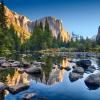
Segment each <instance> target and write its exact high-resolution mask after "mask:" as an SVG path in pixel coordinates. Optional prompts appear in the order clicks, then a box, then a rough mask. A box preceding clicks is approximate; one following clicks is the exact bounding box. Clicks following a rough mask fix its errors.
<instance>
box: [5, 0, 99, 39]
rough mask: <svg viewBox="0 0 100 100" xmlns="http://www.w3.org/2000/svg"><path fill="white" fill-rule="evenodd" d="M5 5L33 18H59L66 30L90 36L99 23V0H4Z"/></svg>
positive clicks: (94, 32)
mask: <svg viewBox="0 0 100 100" xmlns="http://www.w3.org/2000/svg"><path fill="white" fill-rule="evenodd" d="M5 4H6V6H8V7H9V8H10V9H11V10H13V11H16V12H17V13H19V14H23V15H25V16H28V17H29V18H30V19H31V20H35V19H38V18H41V17H44V16H55V17H56V18H58V19H61V20H62V22H63V26H64V28H65V30H66V31H69V32H70V33H71V32H74V33H75V34H80V35H83V36H84V37H86V36H88V37H92V36H94V35H96V34H97V29H98V26H99V25H100V0H5Z"/></svg>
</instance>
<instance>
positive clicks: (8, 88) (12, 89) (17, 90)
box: [0, 82, 29, 94]
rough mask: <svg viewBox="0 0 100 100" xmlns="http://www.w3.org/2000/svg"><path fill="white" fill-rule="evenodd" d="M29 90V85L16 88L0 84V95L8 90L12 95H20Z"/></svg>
mask: <svg viewBox="0 0 100 100" xmlns="http://www.w3.org/2000/svg"><path fill="white" fill-rule="evenodd" d="M28 88H29V84H19V85H16V86H7V85H5V84H4V83H2V82H0V93H1V92H2V91H4V90H8V91H9V92H10V93H12V94H16V93H19V92H21V91H24V90H26V89H28Z"/></svg>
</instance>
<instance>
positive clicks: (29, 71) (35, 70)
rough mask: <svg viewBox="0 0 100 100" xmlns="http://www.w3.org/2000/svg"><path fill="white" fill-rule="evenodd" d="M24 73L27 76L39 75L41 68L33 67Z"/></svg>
mask: <svg viewBox="0 0 100 100" xmlns="http://www.w3.org/2000/svg"><path fill="white" fill-rule="evenodd" d="M25 72H26V73H28V74H40V73H41V72H42V68H41V67H36V66H34V65H33V66H31V67H30V68H27V69H26V70H25Z"/></svg>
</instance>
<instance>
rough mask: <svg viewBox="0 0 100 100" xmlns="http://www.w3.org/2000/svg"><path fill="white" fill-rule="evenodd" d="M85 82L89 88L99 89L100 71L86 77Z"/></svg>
mask: <svg viewBox="0 0 100 100" xmlns="http://www.w3.org/2000/svg"><path fill="white" fill-rule="evenodd" d="M85 84H86V85H87V87H88V88H89V89H97V88H99V87H100V73H96V74H91V75H89V76H88V77H87V78H86V79H85Z"/></svg>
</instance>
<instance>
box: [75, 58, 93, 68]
mask: <svg viewBox="0 0 100 100" xmlns="http://www.w3.org/2000/svg"><path fill="white" fill-rule="evenodd" d="M91 63H92V62H91V61H90V60H80V61H77V62H76V65H77V66H79V67H83V68H88V67H89V66H91Z"/></svg>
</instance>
